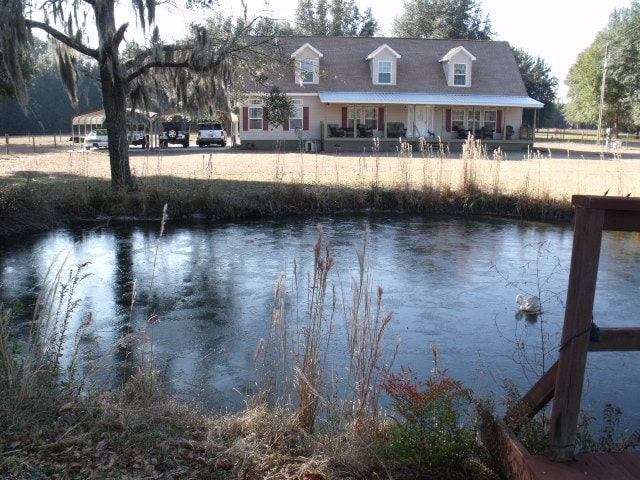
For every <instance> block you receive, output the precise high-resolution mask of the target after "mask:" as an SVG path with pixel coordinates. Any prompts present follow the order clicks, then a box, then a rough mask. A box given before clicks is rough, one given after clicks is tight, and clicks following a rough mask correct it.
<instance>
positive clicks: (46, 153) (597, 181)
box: [0, 140, 640, 236]
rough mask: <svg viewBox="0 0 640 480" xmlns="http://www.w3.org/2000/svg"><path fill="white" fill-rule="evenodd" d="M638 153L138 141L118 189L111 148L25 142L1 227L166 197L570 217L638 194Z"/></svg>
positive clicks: (216, 214) (120, 212)
mask: <svg viewBox="0 0 640 480" xmlns="http://www.w3.org/2000/svg"><path fill="white" fill-rule="evenodd" d="M20 147H21V148H20ZM576 148H577V147H576ZM582 148H584V147H582ZM32 150H35V152H34V151H32ZM195 151H200V150H195ZM638 163H639V162H636V161H635V156H633V155H632V154H630V153H625V154H624V155H623V154H619V153H613V152H603V151H598V150H597V149H593V148H592V149H591V150H582V151H577V150H572V147H571V146H568V145H567V144H563V143H559V144H554V145H553V148H552V147H551V146H549V145H541V146H540V147H539V148H536V149H535V150H533V151H528V152H521V153H514V152H509V153H505V152H500V151H491V152H490V151H488V149H487V146H486V145H485V144H482V143H481V142H479V141H472V140H469V141H467V143H466V144H465V148H464V152H463V154H462V155H460V154H452V153H449V152H447V150H446V146H445V145H442V146H441V148H440V149H439V150H437V149H436V150H435V151H434V150H425V151H420V152H411V151H407V150H406V148H404V147H403V146H402V144H399V147H398V152H397V153H395V154H393V153H388V152H387V153H381V152H363V153H362V154H360V155H333V154H316V153H313V154H309V153H304V154H303V153H298V154H296V153H277V152H270V153H269V152H262V153H259V152H243V151H237V150H228V149H227V150H223V149H210V150H208V151H204V153H193V149H191V150H184V149H166V150H152V151H146V150H141V149H132V150H131V166H132V171H133V174H134V177H135V188H133V189H131V190H129V191H113V190H112V189H111V186H110V181H109V163H108V156H107V153H106V152H104V151H91V152H87V151H82V150H65V149H62V148H60V146H58V147H57V148H52V147H51V146H47V145H37V146H35V147H33V146H32V145H30V144H29V143H25V144H17V141H16V144H14V145H13V146H12V153H11V154H10V155H5V156H4V157H0V235H3V236H5V235H11V234H17V233H22V232H31V231H38V230H43V229H49V228H52V227H54V226H56V225H60V224H64V223H68V222H73V221H75V220H79V219H82V220H91V219H96V218H122V217H124V218H139V219H143V218H151V219H153V218H157V217H158V216H159V215H160V212H161V211H162V208H163V206H164V204H165V203H167V204H168V205H169V216H170V218H174V219H185V218H187V219H188V218H190V217H194V216H197V217H200V218H202V217H204V218H209V219H212V220H215V219H229V218H242V217H253V218H261V217H274V216H282V215H310V214H318V215H322V214H331V213H336V212H351V211H360V210H383V211H404V212H421V213H422V212H424V213H429V212H435V213H444V214H455V215H497V216H503V217H512V218H520V219H535V220H545V221H566V220H568V219H570V217H571V214H572V211H571V206H570V199H571V196H572V195H573V194H594V195H601V194H603V193H604V192H605V191H608V192H609V195H621V196H623V195H627V194H628V193H632V192H633V189H634V188H636V186H637V184H638V183H637V182H639V181H640V167H638Z"/></svg>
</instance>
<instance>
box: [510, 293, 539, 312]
mask: <svg viewBox="0 0 640 480" xmlns="http://www.w3.org/2000/svg"><path fill="white" fill-rule="evenodd" d="M516 303H517V304H518V305H520V311H521V312H525V313H542V306H541V305H540V299H539V298H538V297H536V296H535V295H534V296H533V297H529V298H526V297H525V296H524V295H523V294H521V293H520V294H518V296H517V297H516Z"/></svg>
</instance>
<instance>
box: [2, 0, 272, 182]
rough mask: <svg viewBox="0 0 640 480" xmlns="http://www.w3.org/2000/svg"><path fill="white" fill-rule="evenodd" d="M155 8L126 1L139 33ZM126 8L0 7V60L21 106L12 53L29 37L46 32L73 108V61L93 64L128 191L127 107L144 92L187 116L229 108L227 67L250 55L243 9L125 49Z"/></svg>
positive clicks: (144, 98) (105, 2) (115, 165)
mask: <svg viewBox="0 0 640 480" xmlns="http://www.w3.org/2000/svg"><path fill="white" fill-rule="evenodd" d="M160 3H162V0H132V1H131V7H132V8H133V12H135V15H136V22H137V23H138V25H139V26H140V27H141V28H142V29H143V30H144V31H148V30H149V29H151V28H153V27H154V25H155V15H156V6H157V5H159V4H160ZM215 3H216V2H215V0H188V1H187V3H186V4H185V5H186V6H188V7H189V8H200V9H203V10H205V9H207V8H208V9H211V8H213V7H214V4H215ZM125 4H126V2H117V1H116V0H55V1H51V0H33V1H31V2H25V1H24V0H0V51H2V52H3V53H4V55H3V60H4V64H5V68H6V71H7V73H8V76H9V78H10V79H11V82H12V84H13V86H14V89H15V94H16V98H17V99H18V100H19V101H20V102H21V103H22V104H23V105H25V104H26V102H27V94H26V88H25V81H24V77H23V75H22V69H21V64H20V62H19V58H18V52H20V51H23V50H24V49H26V48H27V47H28V46H29V44H30V43H31V41H32V38H33V37H32V34H33V31H34V30H40V31H42V32H45V33H46V34H47V35H48V36H49V37H50V38H51V39H52V40H53V41H54V42H55V44H56V47H57V57H58V65H59V70H60V75H61V79H62V82H63V84H64V86H65V88H66V90H67V92H68V93H69V96H70V98H71V101H72V102H74V103H75V102H77V93H76V87H77V69H76V65H77V58H78V56H86V57H90V58H92V59H94V60H95V61H96V62H97V64H98V69H99V75H100V85H101V87H102V97H103V107H104V110H105V117H106V127H107V130H108V132H109V158H110V163H111V183H112V186H113V187H114V188H128V187H131V186H132V183H133V182H132V177H131V168H130V165H129V151H128V149H129V146H128V142H127V131H126V129H127V127H126V109H127V105H130V106H136V105H143V104H144V106H145V107H146V106H147V105H148V99H149V95H148V94H149V91H150V89H154V88H155V89H156V91H161V90H162V91H166V90H167V88H170V89H171V90H172V91H174V92H176V94H175V95H174V96H173V98H172V99H171V100H173V101H174V102H175V103H176V106H179V107H182V108H184V109H185V110H187V111H192V110H193V109H196V110H198V111H201V110H202V109H209V110H214V109H222V108H228V106H229V102H228V91H227V89H228V87H229V84H230V80H231V78H232V72H233V64H234V62H237V61H239V60H241V58H240V55H239V53H240V52H242V51H243V50H246V49H249V48H251V45H250V44H249V42H248V41H247V40H248V38H247V37H245V36H244V35H243V34H244V32H246V31H249V29H250V28H251V25H252V22H248V21H247V20H246V8H245V18H244V20H238V21H237V22H233V21H231V20H228V21H219V22H217V23H215V26H216V29H211V28H204V27H197V26H192V27H191V29H190V35H188V36H187V38H185V39H184V40H181V41H179V42H177V43H172V44H165V43H164V42H163V41H162V40H161V38H160V34H159V31H158V28H157V27H155V28H154V29H153V32H152V34H151V36H150V41H149V45H147V46H145V47H143V48H140V47H137V48H130V49H126V50H125V48H124V47H125V42H124V36H125V32H127V29H128V28H129V24H128V23H123V24H121V25H117V24H116V5H118V8H120V6H125ZM36 11H39V12H41V13H42V18H43V20H42V21H40V20H35V19H34V17H33V16H32V13H33V12H36ZM89 22H93V26H90V23H89ZM89 34H91V35H89ZM94 34H97V35H94ZM89 36H91V37H94V36H95V37H97V40H96V41H95V42H97V45H95V46H90V40H89ZM261 41H263V42H264V41H265V40H264V39H262V40H261ZM266 41H268V40H266ZM124 51H126V52H127V54H126V55H125V54H124V53H122V52H124Z"/></svg>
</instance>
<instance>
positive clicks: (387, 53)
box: [366, 43, 401, 85]
mask: <svg viewBox="0 0 640 480" xmlns="http://www.w3.org/2000/svg"><path fill="white" fill-rule="evenodd" d="M400 58H401V57H400V54H399V53H398V52H396V51H395V50H394V49H393V48H391V47H390V46H389V45H387V44H386V43H385V44H383V45H381V46H379V47H378V48H376V49H375V50H374V51H373V52H371V53H370V54H369V55H367V58H366V59H367V61H368V62H369V69H370V70H371V83H373V84H374V85H395V84H396V72H397V71H398V60H399V59H400Z"/></svg>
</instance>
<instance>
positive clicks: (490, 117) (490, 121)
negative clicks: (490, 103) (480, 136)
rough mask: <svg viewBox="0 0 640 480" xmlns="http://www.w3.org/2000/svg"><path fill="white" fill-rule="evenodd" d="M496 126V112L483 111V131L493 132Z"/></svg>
mask: <svg viewBox="0 0 640 480" xmlns="http://www.w3.org/2000/svg"><path fill="white" fill-rule="evenodd" d="M497 124H498V112H497V111H496V110H485V112H484V131H485V132H495V131H496V126H497Z"/></svg>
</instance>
